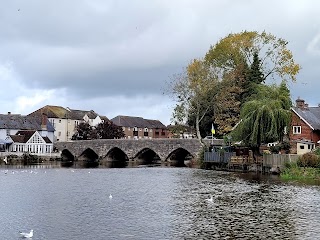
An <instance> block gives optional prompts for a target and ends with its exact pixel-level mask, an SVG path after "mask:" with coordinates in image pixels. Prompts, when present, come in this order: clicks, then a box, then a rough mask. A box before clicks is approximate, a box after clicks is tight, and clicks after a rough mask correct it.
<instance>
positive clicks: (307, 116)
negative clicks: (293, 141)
mask: <svg viewBox="0 0 320 240" xmlns="http://www.w3.org/2000/svg"><path fill="white" fill-rule="evenodd" d="M292 112H293V113H294V115H295V116H296V117H298V118H299V119H301V120H302V121H303V122H304V123H305V124H306V125H307V126H308V127H309V128H310V129H312V130H315V129H316V128H315V127H317V126H318V125H319V127H320V120H317V118H316V117H315V116H312V113H311V112H309V111H305V110H301V109H299V108H292ZM317 121H319V124H318V123H317ZM293 124H294V123H293ZM312 124H313V125H314V126H312ZM318 129H319V128H318Z"/></svg>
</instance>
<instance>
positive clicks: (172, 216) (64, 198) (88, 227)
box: [0, 167, 320, 240]
mask: <svg viewBox="0 0 320 240" xmlns="http://www.w3.org/2000/svg"><path fill="white" fill-rule="evenodd" d="M0 189H1V191H0V193H1V195H0V200H1V201H0V213H1V220H0V221H1V222H0V223H1V224H0V234H1V237H0V239H2V240H6V239H8V240H12V239H21V238H20V236H19V231H29V230H30V229H33V230H34V237H33V238H32V239H33V240H36V239H49V240H62V239H66V240H73V239H79V240H82V239H84V240H89V239H95V240H99V239H104V240H105V239H120V240H121V239H126V240H129V239H139V240H143V239H148V240H149V239H159V240H161V239H240V238H241V239H320V208H319V206H320V187H319V186H307V185H297V184H292V183H283V182H281V181H280V180H279V179H278V177H276V176H269V177H265V178H260V177H258V176H256V175H246V174H236V173H230V172H217V171H212V170H201V169H192V168H170V167H140V168H108V169H107V168H106V169H101V168H97V169H72V168H48V169H46V168H39V169H38V168H21V169H19V168H11V169H4V168H2V169H0ZM110 194H112V196H113V198H112V199H109V195H110ZM210 195H212V199H213V201H212V202H209V201H207V199H208V198H210Z"/></svg>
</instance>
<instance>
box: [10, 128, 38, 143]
mask: <svg viewBox="0 0 320 240" xmlns="http://www.w3.org/2000/svg"><path fill="white" fill-rule="evenodd" d="M35 132H36V131H34V130H27V131H18V132H17V133H16V135H10V137H11V139H12V140H13V141H14V142H19V143H26V142H28V140H29V139H30V138H31V137H32V136H33V134H34V133H35Z"/></svg>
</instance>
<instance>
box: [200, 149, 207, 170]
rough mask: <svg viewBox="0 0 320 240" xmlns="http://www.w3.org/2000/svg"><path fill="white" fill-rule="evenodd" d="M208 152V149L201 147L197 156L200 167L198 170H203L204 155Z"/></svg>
mask: <svg viewBox="0 0 320 240" xmlns="http://www.w3.org/2000/svg"><path fill="white" fill-rule="evenodd" d="M206 151H208V147H207V146H205V145H204V146H202V147H201V149H200V151H199V154H198V165H199V166H200V168H205V163H204V153H205V152H206Z"/></svg>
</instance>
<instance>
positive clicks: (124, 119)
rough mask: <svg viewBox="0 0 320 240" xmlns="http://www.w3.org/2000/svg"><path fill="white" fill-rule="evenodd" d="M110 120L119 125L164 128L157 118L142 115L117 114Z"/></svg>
mask: <svg viewBox="0 0 320 240" xmlns="http://www.w3.org/2000/svg"><path fill="white" fill-rule="evenodd" d="M111 121H112V122H113V123H114V124H116V125H118V126H121V127H139V128H145V127H146V128H162V129H165V128H166V126H165V125H163V124H162V123H161V122H160V121H159V120H151V119H144V118H142V117H131V116H117V117H115V118H112V119H111Z"/></svg>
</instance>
